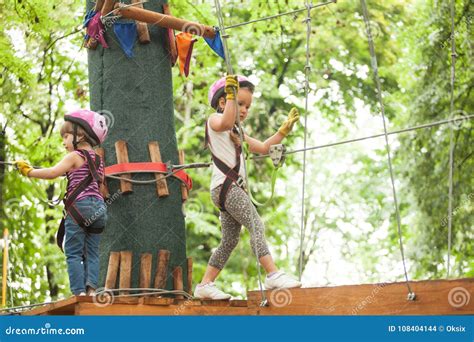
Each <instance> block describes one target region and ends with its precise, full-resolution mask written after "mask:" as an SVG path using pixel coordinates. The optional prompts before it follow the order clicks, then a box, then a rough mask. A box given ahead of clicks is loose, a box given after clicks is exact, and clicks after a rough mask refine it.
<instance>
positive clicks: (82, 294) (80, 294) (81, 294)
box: [77, 292, 86, 296]
mask: <svg viewBox="0 0 474 342" xmlns="http://www.w3.org/2000/svg"><path fill="white" fill-rule="evenodd" d="M77 296H86V293H85V292H81V293H79V294H78V295H77Z"/></svg>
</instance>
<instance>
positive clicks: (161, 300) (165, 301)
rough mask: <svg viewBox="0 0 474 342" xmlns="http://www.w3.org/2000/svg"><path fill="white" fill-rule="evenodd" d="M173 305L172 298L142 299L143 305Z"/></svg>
mask: <svg viewBox="0 0 474 342" xmlns="http://www.w3.org/2000/svg"><path fill="white" fill-rule="evenodd" d="M173 303H174V299H173V298H168V297H163V298H157V297H145V298H143V304H145V305H171V304H173Z"/></svg>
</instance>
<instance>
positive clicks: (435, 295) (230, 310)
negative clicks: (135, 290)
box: [20, 278, 474, 316]
mask: <svg viewBox="0 0 474 342" xmlns="http://www.w3.org/2000/svg"><path fill="white" fill-rule="evenodd" d="M410 287H411V289H412V290H413V292H415V294H416V299H415V300H414V301H410V300H408V299H407V294H408V289H407V285H406V283H405V282H399V283H379V284H363V285H344V286H334V287H317V288H315V287H313V288H297V289H276V290H271V291H265V296H266V298H267V300H268V306H264V307H262V306H260V304H261V294H260V291H249V292H248V299H247V300H226V301H210V300H199V299H173V298H166V297H162V298H157V297H128V298H127V297H118V298H115V299H114V300H113V302H112V303H97V302H95V301H94V299H93V298H92V297H71V298H68V299H65V300H61V301H58V302H55V303H51V304H46V305H44V306H41V307H38V308H35V309H32V310H30V311H25V312H22V313H20V314H21V315H167V316H173V315H176V316H179V315H474V298H471V297H473V296H474V278H466V279H455V280H424V281H413V282H410Z"/></svg>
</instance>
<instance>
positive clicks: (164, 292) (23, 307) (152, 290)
mask: <svg viewBox="0 0 474 342" xmlns="http://www.w3.org/2000/svg"><path fill="white" fill-rule="evenodd" d="M120 291H142V292H141V293H128V294H118V295H115V294H114V292H119V293H120ZM143 291H145V292H143ZM107 294H108V295H110V296H111V297H113V298H114V299H115V298H126V297H146V296H156V295H177V296H184V297H186V299H193V298H194V297H193V296H192V295H190V294H189V293H187V292H186V291H183V290H164V289H155V288H141V287H140V288H120V289H103V290H100V291H97V292H96V293H95V297H100V296H103V295H107ZM60 301H61V299H59V300H57V301H51V302H43V303H36V304H29V305H21V306H13V307H9V308H3V309H0V312H13V313H16V312H21V311H25V310H26V309H31V308H35V307H38V306H44V305H49V304H56V303H59V302H60ZM99 302H100V301H99ZM110 304H112V303H110Z"/></svg>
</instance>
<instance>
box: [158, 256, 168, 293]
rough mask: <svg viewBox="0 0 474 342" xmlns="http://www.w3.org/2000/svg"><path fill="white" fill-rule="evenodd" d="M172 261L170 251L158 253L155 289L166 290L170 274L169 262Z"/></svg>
mask: <svg viewBox="0 0 474 342" xmlns="http://www.w3.org/2000/svg"><path fill="white" fill-rule="evenodd" d="M169 260H170V251H168V250H166V249H161V250H160V251H159V252H158V262H157V263H156V274H155V288H156V289H163V290H164V289H166V279H167V274H168V262H169Z"/></svg>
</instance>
